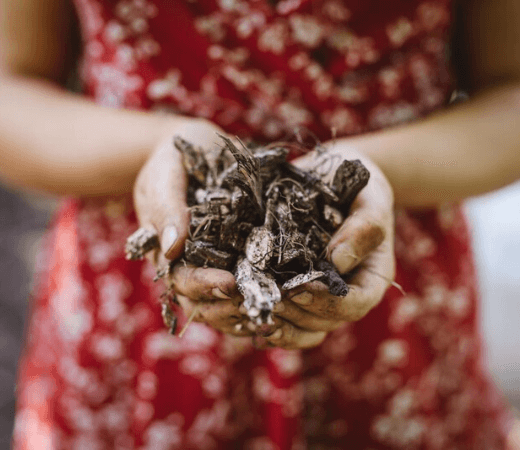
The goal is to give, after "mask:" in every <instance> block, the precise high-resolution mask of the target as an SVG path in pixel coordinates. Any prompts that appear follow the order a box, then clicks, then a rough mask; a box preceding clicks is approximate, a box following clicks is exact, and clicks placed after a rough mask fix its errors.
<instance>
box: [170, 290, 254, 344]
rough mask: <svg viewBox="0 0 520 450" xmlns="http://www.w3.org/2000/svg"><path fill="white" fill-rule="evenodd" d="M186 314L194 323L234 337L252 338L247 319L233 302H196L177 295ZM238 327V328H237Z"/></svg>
mask: <svg viewBox="0 0 520 450" xmlns="http://www.w3.org/2000/svg"><path fill="white" fill-rule="evenodd" d="M177 300H178V301H179V304H180V305H181V308H182V310H183V311H184V314H185V315H186V316H187V317H191V316H192V314H194V317H193V321H194V322H202V323H206V324H207V325H209V326H211V327H213V328H215V329H217V330H219V331H222V332H223V333H226V334H232V335H233V336H252V335H253V333H252V332H251V330H249V328H247V327H246V326H245V323H244V321H245V318H244V317H243V316H242V315H241V314H240V313H239V312H238V308H237V307H236V306H234V305H233V304H232V303H231V302H194V301H192V300H190V299H189V298H188V297H185V296H184V295H177ZM237 325H238V326H237Z"/></svg>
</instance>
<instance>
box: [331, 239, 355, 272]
mask: <svg viewBox="0 0 520 450" xmlns="http://www.w3.org/2000/svg"><path fill="white" fill-rule="evenodd" d="M330 260H331V262H332V264H334V265H335V266H336V267H337V269H338V271H339V272H340V273H347V272H348V271H350V270H352V269H353V268H354V267H356V265H357V263H358V261H359V258H358V257H357V256H356V255H355V254H354V251H353V250H352V247H351V246H350V245H348V244H339V245H338V246H337V247H336V248H335V249H334V250H333V251H332V254H331V257H330Z"/></svg>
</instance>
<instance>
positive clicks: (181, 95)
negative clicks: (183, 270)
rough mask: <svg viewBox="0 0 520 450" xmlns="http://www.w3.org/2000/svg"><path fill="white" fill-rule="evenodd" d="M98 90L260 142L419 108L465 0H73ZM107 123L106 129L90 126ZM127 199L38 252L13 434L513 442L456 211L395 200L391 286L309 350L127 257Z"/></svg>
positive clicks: (80, 211) (86, 81)
mask: <svg viewBox="0 0 520 450" xmlns="http://www.w3.org/2000/svg"><path fill="white" fill-rule="evenodd" d="M75 4H76V8H77V12H78V15H79V19H80V24H81V30H82V36H83V42H84V56H83V59H82V65H81V77H82V81H83V85H84V94H85V95H86V96H88V97H90V98H91V99H92V100H93V101H95V102H96V103H98V104H100V105H104V106H107V107H113V108H134V109H146V110H153V111H157V112H158V113H164V112H174V113H180V114H185V115H191V116H200V117H206V118H209V119H211V120H213V121H214V122H215V123H217V124H218V125H220V126H221V127H223V128H224V129H225V130H226V131H228V132H229V133H235V134H238V135H239V136H246V137H250V138H253V139H256V140H259V141H268V140H275V139H282V138H284V137H286V136H287V134H288V133H289V132H290V130H294V129H295V127H302V128H304V129H306V130H309V131H310V132H312V134H314V135H315V136H317V138H318V139H321V140H326V139H330V138H331V136H332V135H333V134H335V135H337V136H344V135H353V134H358V133H364V132H368V131H372V130H377V129H381V128H384V127H390V126H393V125H396V124H401V123H404V122H407V121H412V120H415V119H417V118H420V117H424V116H426V115H427V114H429V113H430V112H432V111H434V110H436V109H438V108H440V107H442V106H444V105H445V104H446V103H447V99H448V97H449V95H450V93H451V91H452V79H451V76H450V71H449V68H448V57H449V55H448V51H447V43H448V39H449V29H450V24H451V22H452V12H451V8H452V6H453V5H452V4H451V2H450V0H393V1H386V0H278V1H276V0H272V1H270V0H157V1H152V0H117V1H116V0H75ZM93 131H95V130H93ZM136 227H137V224H136V220H135V215H134V213H133V210H132V205H131V199H129V198H126V197H125V198H111V199H104V200H88V201H79V200H68V201H64V202H63V204H62V206H61V208H60V210H59V212H58V214H57V216H56V218H55V222H54V224H53V226H52V228H51V230H50V231H49V233H48V236H47V240H46V245H45V251H44V252H42V255H41V258H40V261H39V263H38V265H39V267H40V275H39V283H38V289H37V292H36V295H35V298H34V299H33V304H32V312H31V316H30V321H29V326H28V333H27V339H26V347H25V351H24V355H23V358H22V360H21V365H20V373H19V383H18V387H17V396H18V409H17V415H16V426H15V432H14V441H13V442H14V449H15V450H22V449H30V450H40V449H42V450H43V449H46V450H47V449H49V450H51V449H52V450H54V449H71V450H87V449H88V450H105V449H119V450H133V449H140V450H144V449H150V450H175V449H182V450H191V449H201V450H218V449H249V450H305V449H307V450H333V449H334V450H337V449H354V450H355V449H360V450H381V449H431V450H434V449H435V450H437V449H438V450H440V449H449V450H455V449H474V450H476V449H482V450H484V449H485V450H493V449H503V448H504V446H505V443H504V442H505V438H504V436H505V432H506V429H507V426H508V413H507V409H506V408H505V407H504V404H503V403H502V399H501V397H500V395H499V394H498V393H497V392H496V391H495V388H494V387H493V386H492V384H490V382H489V381H488V378H487V374H486V371H485V368H483V365H482V361H481V357H482V343H481V338H480V330H479V325H478V322H477V312H478V311H477V296H476V289H475V287H476V280H475V274H474V269H473V265H472V257H471V249H470V247H469V236H468V233H467V230H466V225H465V222H464V219H463V217H462V215H461V212H460V210H459V208H458V207H456V206H453V205H446V206H443V207H442V208H439V209H436V210H429V211H421V212H412V211H406V210H399V211H397V213H396V233H397V235H396V247H395V248H396V256H397V280H396V281H397V282H398V283H399V284H401V285H402V287H403V289H404V291H405V294H403V293H401V292H399V291H398V290H397V289H394V288H391V289H389V291H388V293H387V295H386V296H385V298H384V300H383V301H382V302H381V303H380V304H379V306H377V307H376V308H375V309H373V310H372V311H371V312H370V313H369V314H368V315H367V316H366V317H365V318H364V319H362V320H360V321H359V322H356V323H349V324H345V326H343V327H342V328H340V329H338V330H337V331H335V332H333V333H330V335H329V336H328V338H327V339H326V340H325V342H324V343H323V344H322V345H320V346H319V347H317V348H315V349H311V350H306V351H286V350H282V349H276V348H274V349H269V350H266V351H259V350H256V349H254V348H253V347H252V345H251V342H250V339H240V338H234V337H230V336H226V335H223V334H221V333H219V332H217V331H215V330H214V329H212V328H209V327H207V326H205V325H204V324H197V323H195V324H192V325H191V326H190V327H189V328H188V331H187V333H186V334H185V335H184V337H183V338H182V339H179V338H178V337H172V336H170V335H169V334H168V333H167V331H166V329H164V327H163V325H162V319H161V317H160V309H159V296H160V294H161V290H162V289H161V287H160V286H158V285H155V284H154V283H153V282H152V278H153V275H154V273H153V268H152V267H151V266H149V265H147V264H145V263H135V262H128V261H126V260H125V259H124V255H123V246H124V242H125V239H126V237H127V236H128V235H130V234H131V233H132V232H133V231H134V230H135V229H136Z"/></svg>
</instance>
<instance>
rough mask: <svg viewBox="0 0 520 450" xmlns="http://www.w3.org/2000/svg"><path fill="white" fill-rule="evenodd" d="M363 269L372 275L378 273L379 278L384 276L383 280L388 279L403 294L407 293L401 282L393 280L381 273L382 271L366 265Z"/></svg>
mask: <svg viewBox="0 0 520 450" xmlns="http://www.w3.org/2000/svg"><path fill="white" fill-rule="evenodd" d="M363 270H366V271H367V272H369V273H371V274H372V275H376V276H378V277H379V278H382V279H383V280H385V281H388V282H389V283H390V285H391V286H393V287H395V288H396V289H397V290H399V292H400V293H401V294H403V295H406V291H405V290H404V289H403V287H402V286H401V285H400V284H399V283H396V282H395V281H393V280H391V279H390V278H388V277H385V276H384V275H381V274H380V273H377V272H376V271H375V270H371V269H367V268H366V267H364V268H363Z"/></svg>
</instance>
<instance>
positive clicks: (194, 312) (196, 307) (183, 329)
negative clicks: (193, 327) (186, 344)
mask: <svg viewBox="0 0 520 450" xmlns="http://www.w3.org/2000/svg"><path fill="white" fill-rule="evenodd" d="M198 313H199V305H197V306H195V308H193V311H192V312H191V314H190V317H188V321H187V322H186V323H185V324H184V326H183V327H182V330H181V331H180V332H179V337H180V338H182V336H184V333H186V330H187V329H188V327H189V326H190V323H191V322H193V320H194V319H195V316H196V315H197V314H198Z"/></svg>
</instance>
